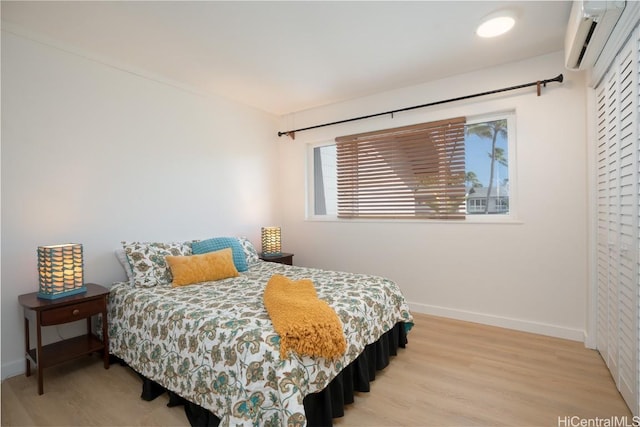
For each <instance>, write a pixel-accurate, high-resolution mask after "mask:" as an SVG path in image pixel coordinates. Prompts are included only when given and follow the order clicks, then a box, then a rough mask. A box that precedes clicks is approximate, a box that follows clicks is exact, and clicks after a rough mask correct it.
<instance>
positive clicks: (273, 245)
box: [262, 227, 282, 256]
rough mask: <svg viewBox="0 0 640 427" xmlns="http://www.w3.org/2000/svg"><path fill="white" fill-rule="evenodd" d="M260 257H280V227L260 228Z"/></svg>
mask: <svg viewBox="0 0 640 427" xmlns="http://www.w3.org/2000/svg"><path fill="white" fill-rule="evenodd" d="M262 255H264V256H278V255H282V241H281V233H280V227H262Z"/></svg>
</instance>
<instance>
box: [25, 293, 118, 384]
mask: <svg viewBox="0 0 640 427" xmlns="http://www.w3.org/2000/svg"><path fill="white" fill-rule="evenodd" d="M86 286H87V292H85V293H83V294H78V295H71V296H68V297H62V298H59V299H53V300H47V299H41V298H38V293H37V292H32V293H30V294H24V295H20V296H19V297H18V302H20V305H21V306H22V307H24V337H25V359H26V362H27V371H26V373H25V375H26V376H27V377H28V376H30V375H31V362H33V363H35V364H36V365H37V366H38V394H42V393H44V387H43V382H42V370H43V369H44V368H48V367H49V366H53V365H57V364H59V363H62V362H66V361H68V360H72V359H75V358H78V357H81V356H84V355H87V354H90V353H93V352H96V351H102V354H103V360H104V368H105V369H109V335H108V332H107V296H108V295H109V289H107V288H105V287H102V286H100V285H96V284H94V283H87V284H86ZM28 311H35V313H36V322H35V323H36V332H37V337H38V341H37V343H36V348H34V349H32V348H31V346H30V345H29V318H28V317H27V312H28ZM96 314H100V315H102V341H101V340H100V339H99V338H98V337H97V336H96V335H94V334H93V333H92V330H91V316H93V315H96ZM82 319H87V333H86V334H85V335H81V336H79V337H74V338H70V339H66V340H62V341H58V342H55V343H53V344H49V345H46V346H44V347H43V346H42V331H41V329H42V327H43V326H51V325H61V324H63V323H69V322H75V321H76V320H82Z"/></svg>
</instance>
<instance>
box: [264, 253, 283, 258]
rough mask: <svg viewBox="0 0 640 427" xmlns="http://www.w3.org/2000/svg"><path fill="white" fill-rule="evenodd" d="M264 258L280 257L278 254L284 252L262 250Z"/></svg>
mask: <svg viewBox="0 0 640 427" xmlns="http://www.w3.org/2000/svg"><path fill="white" fill-rule="evenodd" d="M261 255H262V256H263V257H264V258H273V257H278V256H282V252H271V253H268V254H266V253H264V252H262V254H261Z"/></svg>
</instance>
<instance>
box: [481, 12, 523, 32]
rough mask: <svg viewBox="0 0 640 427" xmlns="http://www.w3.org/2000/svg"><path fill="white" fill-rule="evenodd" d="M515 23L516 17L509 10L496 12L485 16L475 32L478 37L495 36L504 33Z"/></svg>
mask: <svg viewBox="0 0 640 427" xmlns="http://www.w3.org/2000/svg"><path fill="white" fill-rule="evenodd" d="M515 23H516V18H515V17H514V15H513V14H512V13H510V12H498V13H494V14H491V15H489V16H487V17H486V18H485V19H484V21H483V22H482V24H480V25H479V26H478V29H477V30H476V34H477V35H478V36H480V37H485V38H488V37H496V36H499V35H501V34H504V33H506V32H507V31H509V30H510V29H512V28H513V26H514V25H515Z"/></svg>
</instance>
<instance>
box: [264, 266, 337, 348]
mask: <svg viewBox="0 0 640 427" xmlns="http://www.w3.org/2000/svg"><path fill="white" fill-rule="evenodd" d="M264 306H265V307H266V309H267V311H268V312H269V316H270V317H271V322H272V323H273V327H274V328H275V330H276V332H277V333H278V334H279V335H280V357H281V358H282V359H284V358H285V357H286V355H287V353H288V352H289V351H290V350H293V351H295V352H297V353H298V354H300V355H307V356H321V357H325V358H327V359H333V358H335V357H338V356H341V355H343V354H344V352H345V350H346V348H347V342H346V340H345V337H344V332H343V331H342V322H340V318H339V317H338V315H337V314H336V312H335V311H334V310H333V309H332V308H331V307H330V306H329V304H327V303H326V302H325V301H323V300H321V299H319V298H318V295H317V293H316V289H315V288H314V287H313V282H312V281H311V280H309V279H301V280H296V281H293V280H291V279H289V278H287V277H285V276H282V275H280V274H274V275H273V276H272V277H271V279H269V282H267V286H266V287H265V290H264Z"/></svg>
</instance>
